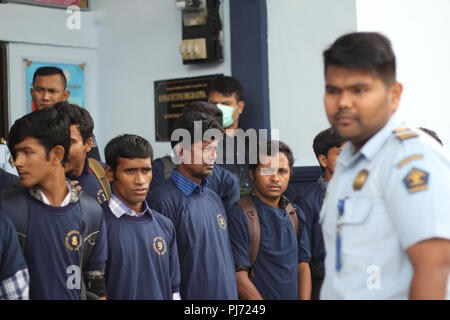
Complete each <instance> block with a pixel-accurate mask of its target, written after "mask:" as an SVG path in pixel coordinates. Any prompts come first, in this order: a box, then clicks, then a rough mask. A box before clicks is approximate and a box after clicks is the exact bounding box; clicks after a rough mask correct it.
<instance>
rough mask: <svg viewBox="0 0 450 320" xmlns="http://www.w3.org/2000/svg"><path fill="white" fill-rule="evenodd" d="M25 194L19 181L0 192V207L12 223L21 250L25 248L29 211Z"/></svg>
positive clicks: (24, 189)
mask: <svg viewBox="0 0 450 320" xmlns="http://www.w3.org/2000/svg"><path fill="white" fill-rule="evenodd" d="M26 195H27V191H26V188H24V187H22V186H21V185H20V182H18V183H16V184H13V185H12V186H11V187H9V188H8V189H7V190H5V191H4V192H3V193H2V194H1V207H2V209H3V211H5V212H6V213H7V214H8V216H9V217H10V218H11V220H12V221H13V223H14V226H15V228H16V230H17V235H18V236H19V241H20V246H21V247H22V251H24V250H25V243H26V238H27V231H28V214H29V213H28V202H27V200H26Z"/></svg>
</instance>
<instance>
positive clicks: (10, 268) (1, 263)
mask: <svg viewBox="0 0 450 320" xmlns="http://www.w3.org/2000/svg"><path fill="white" fill-rule="evenodd" d="M16 232H17V231H16V229H15V228H14V225H13V223H12V221H11V219H10V218H9V217H8V215H7V214H6V213H4V212H3V211H0V300H28V298H29V282H30V280H29V275H28V268H27V265H26V263H25V259H24V258H23V254H22V250H21V249H20V245H19V240H18V239H17V233H16Z"/></svg>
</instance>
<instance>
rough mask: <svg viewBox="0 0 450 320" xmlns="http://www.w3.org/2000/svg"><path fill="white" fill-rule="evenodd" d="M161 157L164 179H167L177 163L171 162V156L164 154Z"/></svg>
mask: <svg viewBox="0 0 450 320" xmlns="http://www.w3.org/2000/svg"><path fill="white" fill-rule="evenodd" d="M160 159H161V162H162V164H163V168H164V180H167V179H169V178H170V176H171V175H172V171H173V170H175V168H176V167H177V165H176V164H175V163H173V161H172V157H171V156H164V157H162V158H160Z"/></svg>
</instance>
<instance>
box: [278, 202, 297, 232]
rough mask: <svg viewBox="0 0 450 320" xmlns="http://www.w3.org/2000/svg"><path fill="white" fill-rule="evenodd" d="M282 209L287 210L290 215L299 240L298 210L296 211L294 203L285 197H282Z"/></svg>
mask: <svg viewBox="0 0 450 320" xmlns="http://www.w3.org/2000/svg"><path fill="white" fill-rule="evenodd" d="M280 207H281V208H284V210H286V213H287V214H288V217H289V219H291V222H292V226H293V227H294V231H295V235H296V236H297V238H298V216H297V209H295V207H294V206H293V205H292V203H291V202H290V201H289V199H288V198H287V197H286V196H284V195H283V196H281V199H280Z"/></svg>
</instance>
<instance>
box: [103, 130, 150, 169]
mask: <svg viewBox="0 0 450 320" xmlns="http://www.w3.org/2000/svg"><path fill="white" fill-rule="evenodd" d="M105 158H106V164H107V165H108V166H110V167H111V169H112V170H113V172H116V169H117V166H118V164H119V158H126V159H136V158H138V159H147V158H150V160H153V148H152V145H151V144H150V142H148V141H147V140H146V139H144V138H142V137H140V136H137V135H134V134H122V135H119V136H117V137H115V138H113V139H111V140H110V141H109V142H108V144H107V145H106V147H105Z"/></svg>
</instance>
